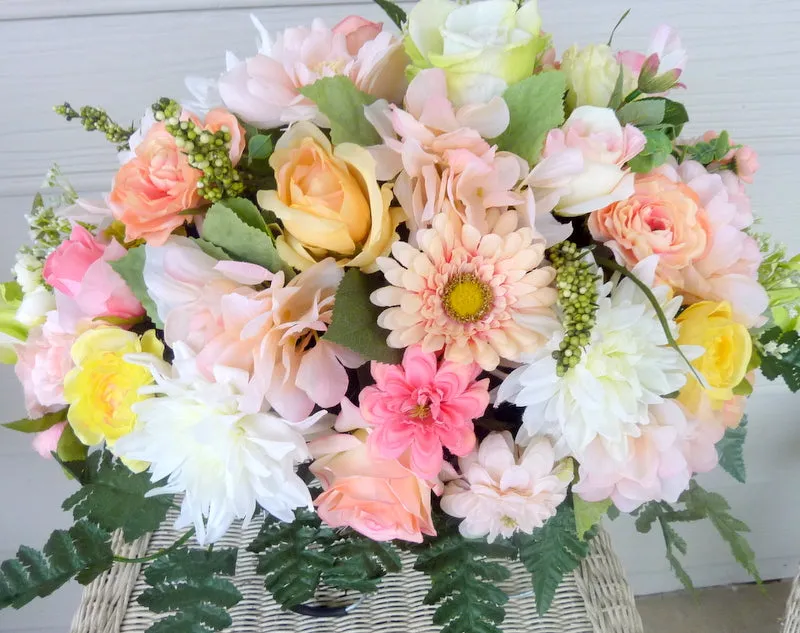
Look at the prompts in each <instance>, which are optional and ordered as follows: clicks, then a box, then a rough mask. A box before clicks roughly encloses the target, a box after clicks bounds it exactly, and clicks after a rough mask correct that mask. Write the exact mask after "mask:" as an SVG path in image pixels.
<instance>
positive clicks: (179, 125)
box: [153, 98, 244, 202]
mask: <svg viewBox="0 0 800 633" xmlns="http://www.w3.org/2000/svg"><path fill="white" fill-rule="evenodd" d="M153 113H154V114H155V117H156V120H157V121H164V123H165V124H166V128H167V131H168V132H169V133H170V134H172V136H174V137H175V144H176V145H177V146H178V147H179V148H180V149H181V151H182V152H183V153H184V154H186V155H187V156H188V157H189V164H190V165H191V166H192V167H194V168H195V169H199V170H200V171H202V172H203V175H202V176H201V177H200V180H199V182H198V183H197V192H198V194H200V196H201V197H203V198H205V199H206V200H208V201H209V202H218V201H220V200H222V199H223V198H235V197H236V196H239V195H241V194H242V193H243V192H244V183H243V182H242V177H241V175H240V174H239V172H238V171H236V168H235V167H234V166H233V163H232V162H231V157H230V155H229V153H228V152H229V150H230V146H231V131H230V130H229V129H228V128H227V127H226V126H223V127H222V128H221V129H220V130H219V131H217V132H209V131H208V130H204V129H203V128H202V127H200V126H199V125H198V124H197V123H195V122H194V121H188V120H187V121H181V120H180V115H181V107H180V105H179V104H178V103H177V102H175V101H174V100H172V99H167V98H162V99H160V100H159V101H158V102H157V103H154V104H153Z"/></svg>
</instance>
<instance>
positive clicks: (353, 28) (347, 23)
mask: <svg viewBox="0 0 800 633" xmlns="http://www.w3.org/2000/svg"><path fill="white" fill-rule="evenodd" d="M331 30H332V31H333V33H334V34H337V33H341V34H342V35H344V38H345V42H346V43H347V52H348V53H350V54H351V55H357V54H358V51H360V50H361V47H362V46H364V44H366V43H367V42H370V41H372V40H374V39H375V38H376V37H378V33H380V32H381V31H382V30H383V24H381V23H380V22H370V21H369V20H367V19H365V18H362V17H361V16H360V15H349V16H347V17H346V18H345V19H344V20H342V21H341V22H339V24H337V25H336V26H334V27H333V28H332V29H331Z"/></svg>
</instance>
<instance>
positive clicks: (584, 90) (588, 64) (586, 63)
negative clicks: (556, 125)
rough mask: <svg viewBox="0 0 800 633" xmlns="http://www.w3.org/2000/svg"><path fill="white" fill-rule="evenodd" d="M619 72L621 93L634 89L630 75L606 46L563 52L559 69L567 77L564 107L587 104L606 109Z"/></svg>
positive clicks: (629, 71) (634, 84)
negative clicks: (620, 75) (621, 78)
mask: <svg viewBox="0 0 800 633" xmlns="http://www.w3.org/2000/svg"><path fill="white" fill-rule="evenodd" d="M620 69H622V72H623V84H622V93H623V96H625V95H628V94H630V93H631V92H633V90H634V89H635V88H636V77H635V76H634V74H633V72H632V71H631V70H630V69H629V68H627V67H626V66H623V65H622V64H620V63H619V62H618V61H617V58H616V56H615V55H614V53H613V52H612V50H611V48H610V47H609V46H606V45H605V44H592V45H591V46H587V47H586V48H581V49H579V48H578V47H577V46H573V47H572V48H570V49H569V50H567V51H566V52H565V53H564V57H563V59H562V60H561V70H562V71H563V72H564V74H565V75H566V76H567V107H568V108H569V109H570V110H572V109H574V108H577V107H580V106H585V105H590V106H598V107H601V108H605V107H607V106H608V104H609V102H610V101H611V95H612V94H613V93H614V87H615V86H616V85H617V79H618V78H619V73H620Z"/></svg>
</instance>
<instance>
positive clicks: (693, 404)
mask: <svg viewBox="0 0 800 633" xmlns="http://www.w3.org/2000/svg"><path fill="white" fill-rule="evenodd" d="M676 321H677V323H678V324H679V325H680V336H679V337H678V343H679V344H680V345H700V346H702V347H703V348H705V350H706V351H705V352H704V353H703V355H702V356H700V357H699V358H697V359H695V360H694V361H693V362H692V365H693V366H694V367H695V369H697V371H698V372H699V373H700V374H702V376H703V377H704V378H705V379H706V382H707V383H708V386H707V387H706V388H703V386H702V385H701V384H700V383H699V382H698V381H697V380H696V379H694V378H692V377H690V378H689V380H688V382H687V383H686V386H685V387H684V388H683V389H682V390H681V393H680V395H679V397H678V399H679V400H680V401H681V402H682V403H683V404H684V405H686V406H687V407H688V408H689V409H690V410H692V411H694V410H696V408H697V405H698V403H699V402H700V399H701V396H702V395H703V392H705V395H706V396H708V397H709V398H710V399H711V400H712V401H713V402H714V403H716V404H717V405H719V406H722V404H723V403H724V402H725V401H728V400H730V399H731V398H733V388H734V387H736V385H738V384H739V383H740V382H742V380H743V379H744V377H745V374H746V373H747V365H748V364H749V362H750V355H751V353H752V351H753V342H752V339H751V338H750V333H749V332H748V331H747V328H746V327H745V326H744V325H742V324H741V323H738V322H737V321H734V320H733V309H732V308H731V304H730V303H728V302H727V301H722V302H720V303H717V302H715V301H701V302H699V303H695V304H694V305H691V306H689V307H688V308H686V310H684V311H683V312H682V313H681V314H680V316H678V318H677V319H676Z"/></svg>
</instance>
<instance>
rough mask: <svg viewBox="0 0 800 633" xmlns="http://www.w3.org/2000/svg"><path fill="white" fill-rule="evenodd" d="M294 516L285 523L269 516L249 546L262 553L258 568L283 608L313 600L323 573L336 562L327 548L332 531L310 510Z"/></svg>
mask: <svg viewBox="0 0 800 633" xmlns="http://www.w3.org/2000/svg"><path fill="white" fill-rule="evenodd" d="M295 517H296V518H295V520H294V521H293V522H292V523H283V522H281V521H279V520H278V519H276V518H274V517H272V516H267V518H266V519H265V520H264V524H263V526H262V527H261V531H260V532H259V533H258V536H257V537H256V538H255V540H254V541H253V542H252V543H251V544H250V546H249V547H248V548H247V549H248V551H250V552H255V553H257V554H258V555H259V556H258V566H257V568H256V571H257V572H258V573H259V574H265V579H264V586H265V587H266V588H267V590H268V591H269V592H270V593H271V594H272V597H273V598H275V601H276V602H277V603H278V604H280V605H281V606H282V607H283V608H284V609H290V608H292V607H294V606H297V605H299V604H302V603H304V602H306V601H308V600H311V599H312V598H313V597H314V594H315V593H316V591H317V586H318V585H319V583H320V580H321V578H322V574H323V572H326V571H328V570H330V569H331V568H332V567H333V565H334V559H333V556H331V555H330V554H328V553H327V552H325V551H324V546H325V545H330V544H332V543H333V542H334V541H335V536H334V533H333V530H331V529H329V528H327V527H323V526H322V525H321V523H320V520H319V517H318V516H317V515H315V514H314V513H312V512H308V511H307V510H297V511H296V512H295Z"/></svg>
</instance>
